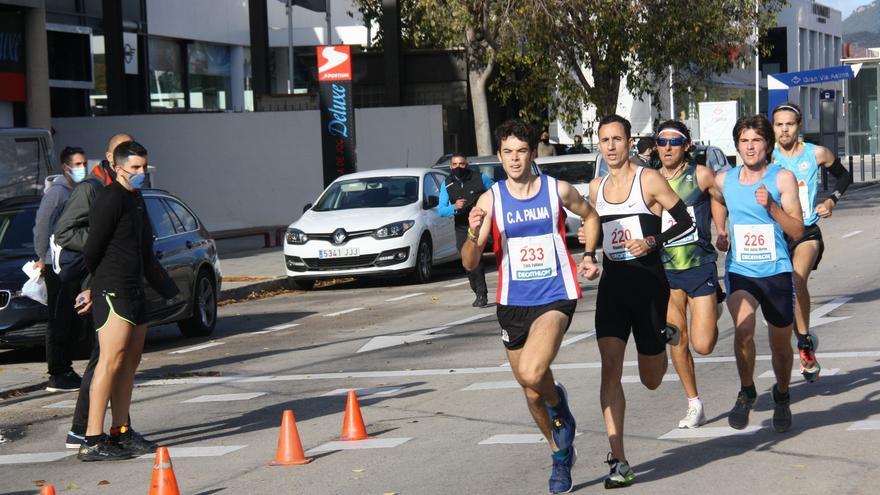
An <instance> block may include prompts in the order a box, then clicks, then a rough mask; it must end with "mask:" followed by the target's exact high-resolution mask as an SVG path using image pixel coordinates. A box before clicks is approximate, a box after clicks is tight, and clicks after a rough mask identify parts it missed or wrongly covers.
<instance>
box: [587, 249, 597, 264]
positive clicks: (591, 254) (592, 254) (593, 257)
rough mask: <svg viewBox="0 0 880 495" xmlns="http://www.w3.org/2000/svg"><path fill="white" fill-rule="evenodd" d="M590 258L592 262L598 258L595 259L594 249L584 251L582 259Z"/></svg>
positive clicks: (595, 261)
mask: <svg viewBox="0 0 880 495" xmlns="http://www.w3.org/2000/svg"><path fill="white" fill-rule="evenodd" d="M587 258H590V259H591V260H593V263H598V262H599V260H597V259H596V251H584V259H587Z"/></svg>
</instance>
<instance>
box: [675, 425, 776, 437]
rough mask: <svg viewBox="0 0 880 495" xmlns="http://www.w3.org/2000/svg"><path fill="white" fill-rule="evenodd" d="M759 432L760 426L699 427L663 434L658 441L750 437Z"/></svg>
mask: <svg viewBox="0 0 880 495" xmlns="http://www.w3.org/2000/svg"><path fill="white" fill-rule="evenodd" d="M760 430H761V427H760V426H746V427H745V428H744V429H742V430H734V429H733V428H731V427H729V426H701V427H699V428H676V429H674V430H672V431H669V432H668V433H665V434H663V435H662V436H661V437H660V438H659V440H680V439H685V438H718V437H729V436H734V435H752V434H755V433H757V432H759V431H760Z"/></svg>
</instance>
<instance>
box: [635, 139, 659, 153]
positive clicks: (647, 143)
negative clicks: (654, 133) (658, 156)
mask: <svg viewBox="0 0 880 495" xmlns="http://www.w3.org/2000/svg"><path fill="white" fill-rule="evenodd" d="M654 146H657V143H655V142H654V138H652V137H643V138H639V142H638V143H636V149H637V150H638V152H639V154H640V155H641V154H643V153H644V152H646V151H648V150H649V149H651V148H653V147H654Z"/></svg>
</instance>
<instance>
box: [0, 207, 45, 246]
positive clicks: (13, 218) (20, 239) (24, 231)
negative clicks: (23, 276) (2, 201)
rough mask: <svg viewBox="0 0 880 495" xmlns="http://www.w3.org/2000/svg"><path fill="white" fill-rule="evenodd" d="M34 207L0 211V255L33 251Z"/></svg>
mask: <svg viewBox="0 0 880 495" xmlns="http://www.w3.org/2000/svg"><path fill="white" fill-rule="evenodd" d="M36 219H37V211H36V210H34V209H24V210H14V211H4V212H2V213H0V256H16V255H22V254H27V253H31V254H33V252H34V224H35V223H36Z"/></svg>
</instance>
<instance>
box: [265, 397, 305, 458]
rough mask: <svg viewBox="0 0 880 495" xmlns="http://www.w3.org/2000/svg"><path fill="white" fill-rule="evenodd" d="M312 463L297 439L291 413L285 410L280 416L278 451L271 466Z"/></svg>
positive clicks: (296, 431)
mask: <svg viewBox="0 0 880 495" xmlns="http://www.w3.org/2000/svg"><path fill="white" fill-rule="evenodd" d="M310 462H312V460H311V459H307V458H306V455H305V453H303V447H302V442H301V441H300V439H299V430H297V429H296V420H295V419H294V418H293V411H291V410H290V409H287V410H285V411H284V414H283V415H282V416H281V432H280V433H279V434H278V450H277V451H276V452H275V460H274V461H272V464H271V465H272V466H291V465H298V464H308V463H310Z"/></svg>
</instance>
